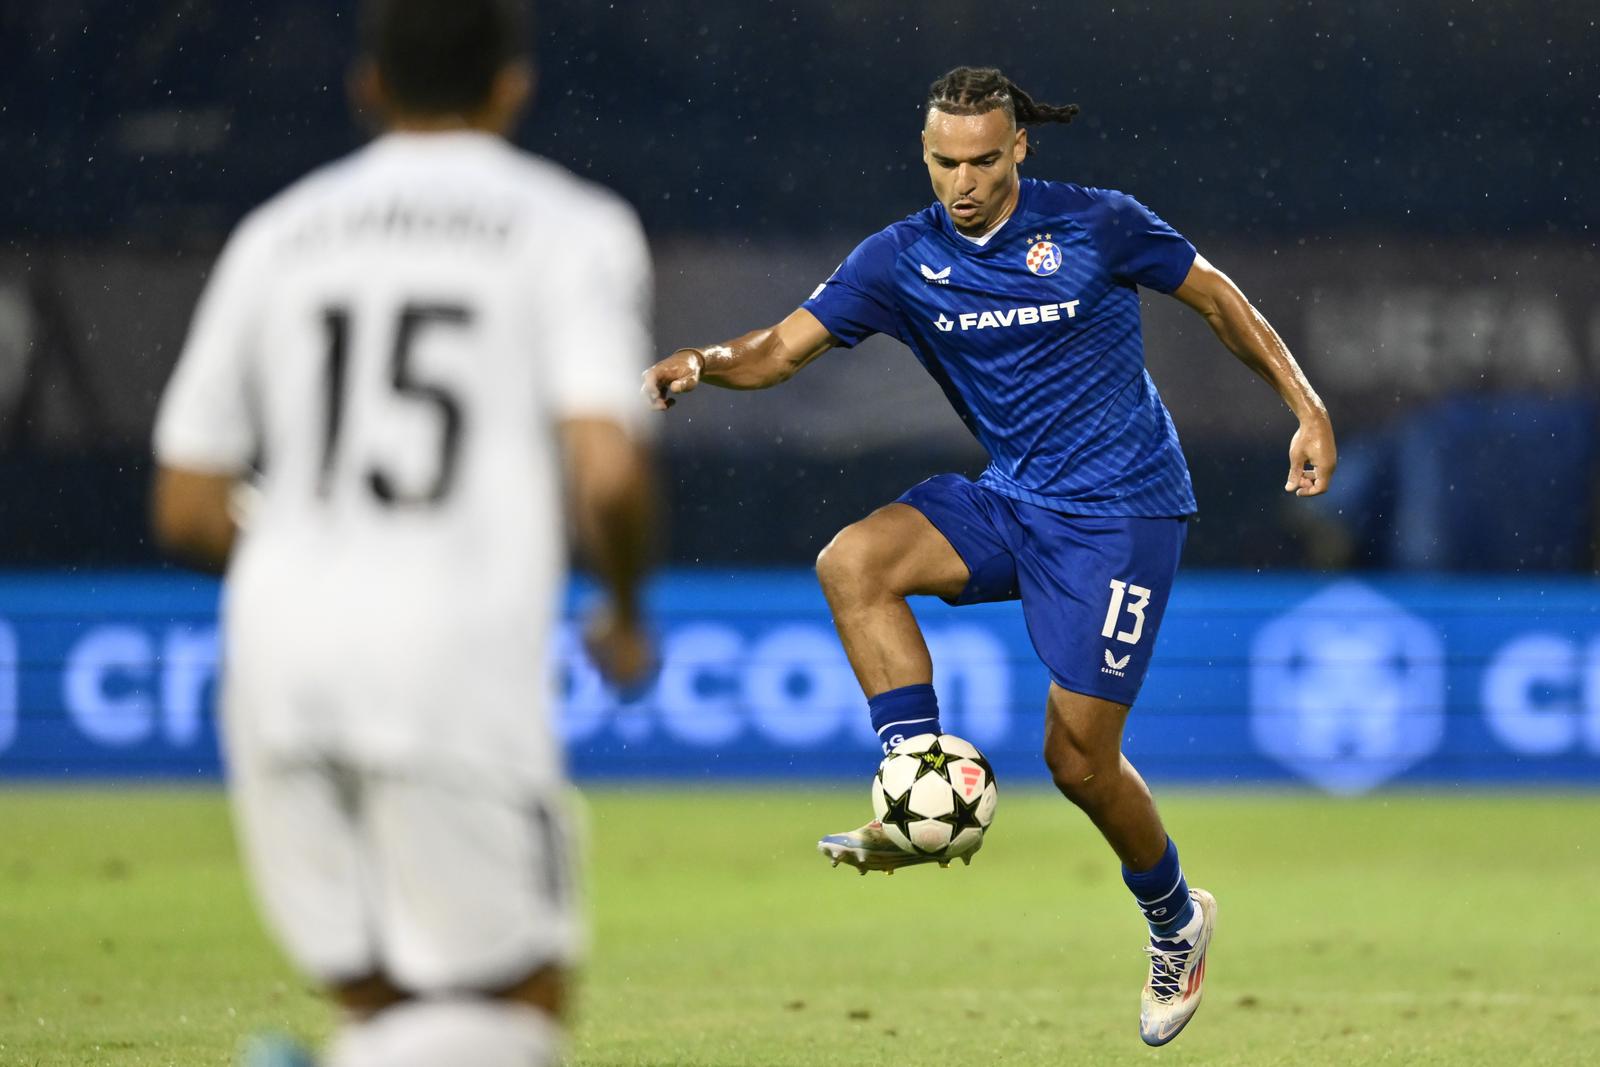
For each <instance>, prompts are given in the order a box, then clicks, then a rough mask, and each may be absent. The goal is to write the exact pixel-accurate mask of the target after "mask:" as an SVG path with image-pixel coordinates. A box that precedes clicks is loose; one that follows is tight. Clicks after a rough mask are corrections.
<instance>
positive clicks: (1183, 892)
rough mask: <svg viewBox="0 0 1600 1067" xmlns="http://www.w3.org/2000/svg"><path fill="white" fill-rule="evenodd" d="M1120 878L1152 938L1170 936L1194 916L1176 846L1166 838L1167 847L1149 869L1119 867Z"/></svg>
mask: <svg viewBox="0 0 1600 1067" xmlns="http://www.w3.org/2000/svg"><path fill="white" fill-rule="evenodd" d="M1122 880H1123V882H1124V883H1126V885H1127V887H1128V890H1129V892H1131V893H1132V894H1133V899H1134V900H1136V901H1138V902H1139V910H1140V911H1142V912H1144V918H1145V922H1147V923H1149V924H1150V934H1151V936H1152V937H1161V938H1167V939H1169V940H1170V939H1171V938H1172V937H1173V935H1175V934H1176V933H1177V932H1178V931H1179V930H1181V929H1183V928H1184V927H1185V926H1186V925H1188V923H1189V920H1190V919H1192V918H1194V903H1193V902H1192V901H1190V899H1189V883H1188V882H1186V881H1184V880H1183V868H1182V867H1180V866H1178V846H1177V845H1175V844H1173V843H1172V838H1170V837H1169V838H1167V850H1166V851H1165V852H1163V853H1162V854H1161V859H1160V860H1159V861H1157V863H1156V865H1155V866H1154V867H1152V868H1150V869H1149V870H1148V871H1130V870H1129V869H1128V868H1126V867H1124V868H1122Z"/></svg>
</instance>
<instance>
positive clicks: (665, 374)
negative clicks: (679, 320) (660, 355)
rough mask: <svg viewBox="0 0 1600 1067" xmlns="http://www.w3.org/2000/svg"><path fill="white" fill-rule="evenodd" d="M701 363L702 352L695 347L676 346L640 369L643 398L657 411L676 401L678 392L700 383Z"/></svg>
mask: <svg viewBox="0 0 1600 1067" xmlns="http://www.w3.org/2000/svg"><path fill="white" fill-rule="evenodd" d="M705 366H706V360H705V356H703V355H701V354H700V350H699V349H696V348H680V349H678V350H677V351H676V352H674V353H672V355H670V356H668V357H667V358H666V359H664V360H662V361H661V362H660V363H657V364H656V365H655V366H653V367H651V368H650V369H649V370H647V371H645V372H644V387H643V390H642V391H643V392H644V398H645V400H647V401H649V403H650V406H651V407H652V408H654V409H655V410H657V411H665V410H667V409H668V408H670V407H671V406H672V405H673V404H676V403H677V400H676V399H675V397H677V396H678V394H680V393H687V392H689V391H690V390H691V389H693V388H694V387H695V386H697V385H699V384H700V372H701V371H703V370H705Z"/></svg>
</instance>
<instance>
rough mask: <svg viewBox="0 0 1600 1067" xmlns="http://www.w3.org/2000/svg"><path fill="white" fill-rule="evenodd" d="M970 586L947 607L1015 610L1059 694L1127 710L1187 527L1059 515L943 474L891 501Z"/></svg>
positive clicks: (1174, 522)
mask: <svg viewBox="0 0 1600 1067" xmlns="http://www.w3.org/2000/svg"><path fill="white" fill-rule="evenodd" d="M900 503H902V504H909V505H911V506H912V507H914V508H916V509H917V510H918V511H920V512H922V514H923V515H925V516H926V517H927V519H928V521H929V522H931V523H933V525H934V526H935V527H936V528H937V529H938V531H939V532H940V533H942V534H944V536H945V540H947V541H949V542H950V545H951V547H952V548H954V549H955V550H956V552H957V554H958V555H960V556H961V558H962V560H963V561H965V563H966V565H967V570H968V571H969V572H971V577H970V578H969V579H968V581H967V586H966V588H965V589H963V590H962V591H961V595H960V596H958V597H956V598H955V599H953V600H951V599H949V598H946V601H947V602H948V603H951V604H983V603H989V602H992V601H998V600H1021V601H1022V615H1023V618H1024V619H1026V620H1027V624H1028V636H1029V637H1031V638H1032V639H1033V647H1034V651H1036V652H1038V653H1039V658H1040V659H1041V660H1043V661H1044V665H1045V667H1046V668H1047V669H1048V670H1049V671H1050V677H1051V678H1052V679H1053V680H1054V681H1055V683H1056V684H1057V685H1059V686H1061V687H1062V688H1063V689H1068V690H1071V691H1072V692H1074V693H1083V694H1086V695H1088V696H1092V697H1099V698H1101V699H1103V700H1110V701H1114V702H1116V703H1118V704H1132V703H1133V701H1134V698H1135V697H1137V696H1138V695H1139V687H1140V686H1141V685H1143V684H1144V676H1145V672H1146V671H1148V670H1149V669H1150V653H1151V651H1152V650H1153V649H1154V647H1155V643H1156V632H1157V631H1158V630H1160V629H1161V616H1162V615H1163V614H1164V613H1165V612H1166V608H1167V596H1168V595H1169V594H1170V593H1171V591H1172V579H1173V576H1174V575H1176V574H1177V572H1178V557H1179V556H1180V555H1181V554H1182V553H1183V542H1184V538H1185V535H1186V534H1187V530H1188V524H1187V522H1186V521H1185V520H1184V519H1182V518H1154V519H1152V518H1139V517H1134V516H1121V515H1115V516H1112V515H1067V514H1063V513H1061V512H1059V511H1051V510H1050V509H1049V508H1042V507H1039V506H1037V505H1035V504H1027V503H1024V502H1022V501H1020V500H1013V499H1011V498H1010V497H1008V496H1002V495H1001V494H999V493H996V492H995V491H993V490H992V489H986V488H984V487H983V486H981V485H978V484H977V483H975V482H972V481H969V480H968V479H966V478H963V477H961V476H960V475H959V474H941V475H938V476H937V477H934V478H929V479H928V480H927V481H925V482H922V483H921V484H919V485H915V486H912V487H911V488H910V489H908V490H906V492H905V493H904V494H903V495H902V496H901V497H900Z"/></svg>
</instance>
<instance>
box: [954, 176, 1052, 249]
mask: <svg viewBox="0 0 1600 1067" xmlns="http://www.w3.org/2000/svg"><path fill="white" fill-rule="evenodd" d="M1033 186H1034V179H1032V178H1023V179H1022V180H1021V181H1020V182H1019V183H1018V189H1017V206H1016V207H1014V208H1012V209H1011V214H1010V215H1009V216H1007V218H1006V221H1004V222H1002V223H1001V224H1000V231H999V232H998V233H996V234H995V235H994V236H993V237H991V238H989V240H988V241H987V242H986V243H985V244H981V245H975V244H973V243H972V242H971V241H969V240H967V239H966V238H965V237H962V236H961V234H959V233H957V232H956V225H955V223H953V222H951V221H950V212H948V211H946V210H945V207H944V205H943V204H941V203H939V202H938V201H937V200H935V201H934V203H933V206H934V213H935V214H936V215H938V216H939V229H940V231H941V232H942V233H943V234H944V235H945V237H946V239H947V240H948V241H949V243H950V244H952V245H954V246H955V247H957V248H959V249H961V251H962V252H963V253H965V254H966V255H969V256H987V255H991V254H992V253H993V252H994V251H995V249H997V248H999V247H1000V246H1001V245H1002V244H1004V243H1005V241H1006V238H1008V237H1010V236H1011V232H1010V231H1011V227H1012V225H1013V224H1014V223H1015V222H1016V221H1017V220H1018V219H1019V218H1021V217H1022V213H1023V212H1024V211H1026V210H1027V209H1028V199H1029V198H1030V196H1031V195H1032V194H1033Z"/></svg>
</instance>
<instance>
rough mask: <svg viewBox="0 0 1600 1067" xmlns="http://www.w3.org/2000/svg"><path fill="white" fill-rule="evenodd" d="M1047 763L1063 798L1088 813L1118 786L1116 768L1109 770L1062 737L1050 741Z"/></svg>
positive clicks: (1046, 755) (1047, 749) (1046, 753)
mask: <svg viewBox="0 0 1600 1067" xmlns="http://www.w3.org/2000/svg"><path fill="white" fill-rule="evenodd" d="M1044 763H1045V766H1046V767H1048V768H1049V770H1050V778H1051V780H1052V781H1053V782H1055V786H1056V788H1057V789H1058V790H1060V791H1061V795H1062V796H1064V797H1066V798H1067V799H1068V800H1070V801H1072V802H1073V803H1074V804H1076V805H1077V806H1078V807H1080V808H1083V809H1084V810H1086V811H1094V810H1095V809H1096V808H1098V807H1099V806H1100V804H1101V803H1102V801H1103V800H1104V798H1105V796H1106V794H1107V792H1108V790H1110V789H1111V788H1112V787H1113V786H1114V785H1115V782H1114V775H1113V774H1112V773H1111V772H1112V769H1113V768H1115V766H1116V764H1111V765H1109V766H1108V765H1107V764H1106V761H1105V760H1102V759H1096V758H1095V757H1094V755H1093V754H1092V753H1090V752H1088V751H1086V750H1084V749H1083V748H1080V747H1078V746H1077V745H1074V744H1072V743H1071V742H1070V741H1069V740H1066V739H1064V738H1061V737H1060V736H1059V735H1058V736H1055V737H1048V738H1046V740H1045V746H1044Z"/></svg>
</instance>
